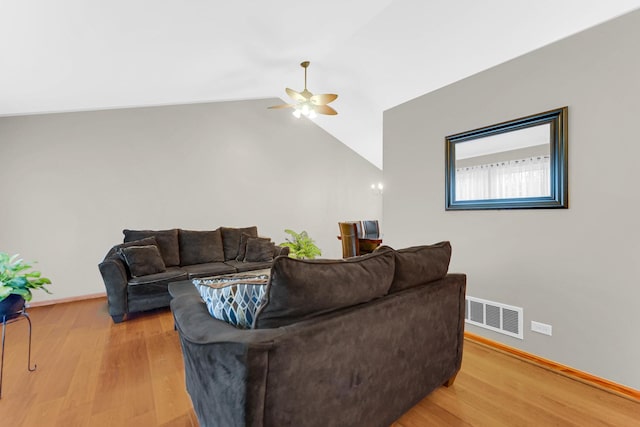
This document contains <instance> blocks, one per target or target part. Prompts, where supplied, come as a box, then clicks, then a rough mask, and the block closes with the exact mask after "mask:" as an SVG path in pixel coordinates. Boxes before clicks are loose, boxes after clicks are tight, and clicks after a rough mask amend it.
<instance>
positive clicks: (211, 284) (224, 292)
mask: <svg viewBox="0 0 640 427" xmlns="http://www.w3.org/2000/svg"><path fill="white" fill-rule="evenodd" d="M269 273H270V270H269V269H265V270H255V271H247V272H244V273H234V274H225V275H223V276H215V277H203V278H199V279H193V281H192V282H193V284H194V285H195V287H196V288H197V289H198V291H199V292H200V296H201V297H202V300H203V301H204V303H205V304H206V305H207V310H209V314H211V315H212V316H213V317H215V318H216V319H218V320H222V321H224V322H227V323H229V324H231V325H233V326H236V327H238V328H242V329H249V328H251V327H252V324H253V320H254V318H255V314H256V312H257V311H258V308H260V306H261V305H262V303H263V302H264V295H265V291H266V284H267V283H268V282H269Z"/></svg>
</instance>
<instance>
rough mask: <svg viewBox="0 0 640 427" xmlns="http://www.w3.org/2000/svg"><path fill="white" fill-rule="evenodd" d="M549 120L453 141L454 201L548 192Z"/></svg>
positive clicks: (546, 193) (548, 193) (549, 170)
mask: <svg viewBox="0 0 640 427" xmlns="http://www.w3.org/2000/svg"><path fill="white" fill-rule="evenodd" d="M550 132H551V127H550V124H549V123H544V124H542V125H537V126H530V127H526V128H522V129H518V130H515V131H511V132H505V133H499V134H496V135H490V136H486V137H483V138H478V139H473V140H470V141H465V142H461V143H457V144H456V147H455V156H456V157H455V158H456V163H455V166H456V170H455V185H456V188H455V190H456V191H455V197H456V200H458V201H465V200H495V199H513V198H517V199H520V198H528V197H548V196H550V195H551V181H550V175H551V167H550V162H549V158H550Z"/></svg>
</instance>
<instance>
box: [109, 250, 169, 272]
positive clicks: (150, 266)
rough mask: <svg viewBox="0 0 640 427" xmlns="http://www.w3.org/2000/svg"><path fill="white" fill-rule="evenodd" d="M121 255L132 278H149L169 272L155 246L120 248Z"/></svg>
mask: <svg viewBox="0 0 640 427" xmlns="http://www.w3.org/2000/svg"><path fill="white" fill-rule="evenodd" d="M119 253H120V256H122V259H124V262H125V263H126V264H127V267H129V271H130V272H131V276H132V277H140V276H148V275H149V274H156V273H163V272H165V271H166V270H167V268H166V266H165V265H164V261H163V260H162V256H161V255H160V251H159V250H158V247H157V246H155V245H147V246H128V247H124V248H120V249H119Z"/></svg>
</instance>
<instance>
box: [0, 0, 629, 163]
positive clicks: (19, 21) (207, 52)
mask: <svg viewBox="0 0 640 427" xmlns="http://www.w3.org/2000/svg"><path fill="white" fill-rule="evenodd" d="M639 7H640V0H607V1H596V0H527V1H525V0H521V1H517V0H484V1H478V0H430V1H427V0H323V1H315V2H306V1H301V0H272V1H257V0H256V1H249V0H235V1H222V0H182V1H181V0H56V1H51V0H0V116H8V115H21V114H32V113H44V112H59V111H80V110H93V109H104V108H118V107H131V106H148V105H164V104H180V103H192V102H207V101H225V100H240V99H258V98H271V97H279V98H282V99H283V100H287V97H286V94H285V92H284V88H285V87H291V88H293V89H295V90H302V88H303V71H302V68H300V66H299V64H300V62H301V61H303V60H309V61H311V66H310V67H309V72H308V73H309V78H308V88H309V90H310V91H311V92H313V93H326V92H332V93H338V94H339V95H340V97H339V98H338V99H337V100H336V101H335V102H334V103H332V104H331V105H332V106H333V107H334V108H335V109H337V110H338V112H339V115H338V116H320V117H318V118H317V119H314V121H315V122H316V123H317V124H318V125H319V126H321V127H322V128H324V129H325V130H326V131H328V132H329V133H331V134H332V135H334V136H335V137H336V138H338V139H339V140H341V141H342V142H343V143H344V144H346V145H347V146H349V147H351V148H352V149H353V150H355V151H357V152H358V153H360V154H361V155H362V156H363V157H365V158H366V159H368V160H369V161H370V162H372V163H373V164H375V165H376V166H378V167H382V112H383V111H384V110H386V109H388V108H391V107H393V106H395V105H398V104H400V103H403V102H405V101H408V100H410V99H412V98H415V97H417V96H420V95H422V94H425V93H428V92H431V91H433V90H435V89H437V88H439V87H442V86H444V85H447V84H449V83H452V82H454V81H456V80H459V79H461V78H464V77H467V76H469V75H472V74H474V73H477V72H479V71H481V70H484V69H487V68H489V67H491V66H494V65H496V64H499V63H501V62H504V61H506V60H509V59H511V58H514V57H516V56H519V55H521V54H523V53H526V52H529V51H531V50H533V49H536V48H538V47H541V46H544V45H546V44H549V43H551V42H553V41H555V40H558V39H561V38H564V37H566V36H568V35H570V34H573V33H576V32H578V31H580V30H583V29H586V28H588V27H591V26H593V25H596V24H598V23H600V22H603V21H605V20H608V19H611V18H613V17H616V16H619V15H621V14H624V13H626V12H629V11H631V10H634V9H636V8H639ZM273 114H288V112H287V110H274V111H273Z"/></svg>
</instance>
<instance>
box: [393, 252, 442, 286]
mask: <svg viewBox="0 0 640 427" xmlns="http://www.w3.org/2000/svg"><path fill="white" fill-rule="evenodd" d="M395 255H396V267H395V270H396V272H395V277H394V279H393V283H392V284H391V289H389V292H390V293H391V292H397V291H401V290H403V289H408V288H412V287H414V286H418V285H421V284H423V283H428V282H433V281H434V280H438V279H442V278H443V277H444V276H446V275H447V271H448V270H449V261H450V260H451V244H450V243H449V242H439V243H436V244H433V245H424V246H413V247H410V248H405V249H399V250H397V251H395Z"/></svg>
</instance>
